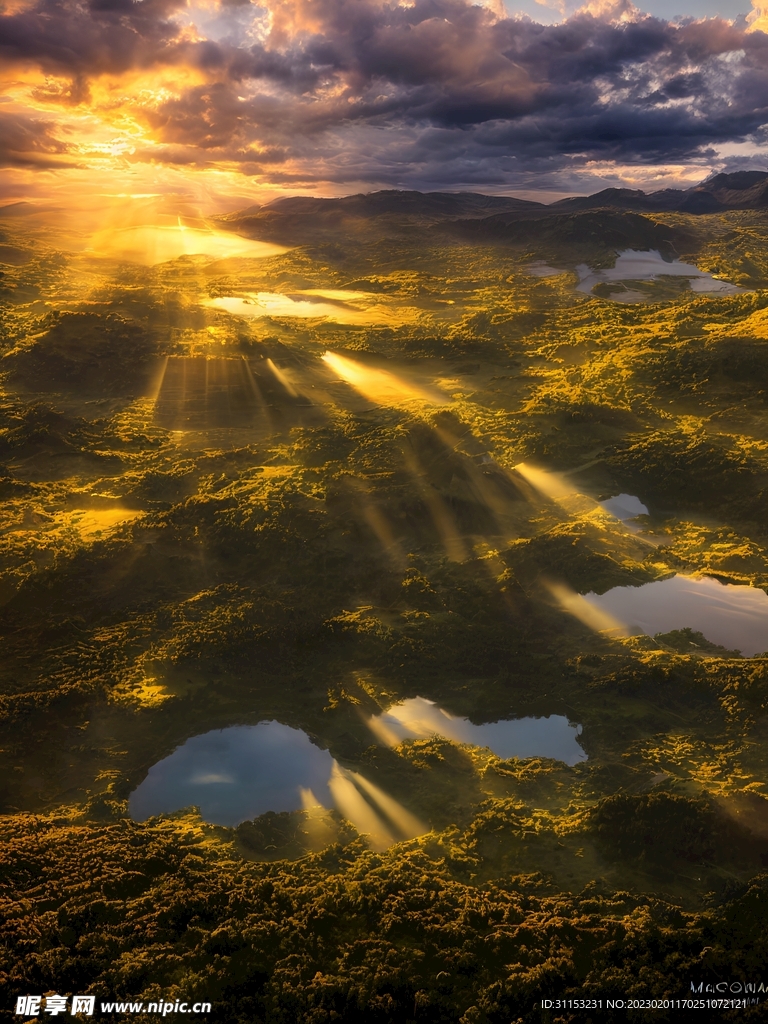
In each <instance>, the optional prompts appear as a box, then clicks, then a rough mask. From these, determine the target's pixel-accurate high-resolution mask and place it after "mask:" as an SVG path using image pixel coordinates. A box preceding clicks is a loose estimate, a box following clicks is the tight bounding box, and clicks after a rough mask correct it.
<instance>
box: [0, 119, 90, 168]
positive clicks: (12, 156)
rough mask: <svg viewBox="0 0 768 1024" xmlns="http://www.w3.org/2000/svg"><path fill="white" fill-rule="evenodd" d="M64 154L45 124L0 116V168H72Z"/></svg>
mask: <svg viewBox="0 0 768 1024" xmlns="http://www.w3.org/2000/svg"><path fill="white" fill-rule="evenodd" d="M67 150H68V147H67V146H66V144H65V143H63V142H62V141H60V140H59V139H57V138H56V133H55V126H54V125H52V124H51V123H50V122H49V121H40V120H36V119H34V118H30V117H26V116H24V115H21V114H6V113H0V167H28V168H41V169H44V168H54V167H74V166H75V162H74V161H72V160H70V159H68V157H67Z"/></svg>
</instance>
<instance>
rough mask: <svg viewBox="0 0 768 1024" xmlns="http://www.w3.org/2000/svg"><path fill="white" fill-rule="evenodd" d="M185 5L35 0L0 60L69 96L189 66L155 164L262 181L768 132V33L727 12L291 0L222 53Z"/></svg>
mask: <svg viewBox="0 0 768 1024" xmlns="http://www.w3.org/2000/svg"><path fill="white" fill-rule="evenodd" d="M182 3H183V0H91V3H90V5H89V6H87V7H86V6H83V5H80V4H77V5H75V4H68V3H67V2H66V0H38V2H37V4H36V5H34V6H32V7H30V8H28V9H27V10H25V11H23V12H20V13H18V14H15V15H12V16H8V17H4V18H0V56H4V57H5V58H6V60H10V61H17V62H19V61H20V62H25V63H28V62H35V63H36V64H37V65H38V66H39V67H40V68H41V69H42V70H44V71H47V72H48V73H51V74H56V75H59V76H62V77H64V78H68V80H69V81H70V82H71V85H70V86H69V87H68V89H69V92H68V93H67V90H65V93H67V94H66V95H65V96H64V97H63V98H64V99H65V100H67V99H68V101H69V102H78V97H81V96H85V95H87V81H88V79H89V77H92V76H94V75H97V74H101V73H104V72H106V71H111V72H113V73H114V72H119V71H123V70H128V69H130V68H145V69H146V68H151V67H153V66H159V65H161V64H165V65H173V64H185V65H190V66H193V67H195V68H197V69H198V71H200V72H201V73H203V76H204V79H205V83H204V84H202V85H196V86H194V87H191V88H188V89H186V90H184V91H182V92H180V94H179V95H177V96H176V97H175V98H173V99H169V100H167V101H165V102H162V103H159V104H155V105H153V106H152V107H151V109H147V110H146V111H145V112H144V119H145V121H147V122H148V123H149V124H150V126H151V128H152V129H153V134H154V137H155V138H156V140H157V141H158V142H159V143H160V144H161V145H162V146H163V147H164V148H163V149H162V151H158V152H157V153H156V155H155V158H160V157H159V155H158V154H159V153H160V152H162V153H163V154H165V155H164V156H163V157H162V159H170V160H171V161H172V162H178V163H183V164H188V163H190V162H192V163H195V162H196V163H201V164H211V163H217V162H220V161H231V162H233V163H236V164H238V165H239V166H241V167H242V168H244V169H245V170H246V171H247V172H248V173H256V172H257V171H259V170H260V169H261V168H262V167H263V166H267V165H268V166H271V167H272V168H274V167H275V166H276V164H277V163H278V162H279V161H278V160H277V159H276V158H275V154H280V157H281V158H282V157H285V159H287V160H289V161H293V163H294V164H295V165H296V166H297V167H298V165H302V166H304V165H306V166H308V165H309V164H310V163H311V162H312V161H314V162H315V164H316V166H317V167H318V168H321V169H322V168H324V169H325V170H324V171H323V172H322V173H325V174H327V175H328V176H330V177H331V178H334V179H336V180H349V179H350V176H351V177H358V176H362V177H363V178H366V177H367V178H370V177H371V175H372V174H374V172H375V171H377V173H379V175H380V176H379V180H386V177H387V176H389V177H390V178H391V180H395V179H396V178H398V176H399V177H402V173H403V170H404V169H405V168H408V173H410V174H411V175H414V174H416V175H418V174H420V173H421V171H420V170H419V168H422V169H423V168H424V167H426V166H432V167H434V166H435V164H436V163H437V164H439V165H440V166H441V167H442V174H443V176H444V177H446V176H447V177H446V180H449V179H450V177H451V176H452V175H454V174H456V175H461V176H462V177H461V179H459V178H458V177H457V178H456V180H466V174H467V173H468V172H472V171H473V169H474V172H475V173H476V172H477V170H478V169H482V170H481V173H482V174H483V175H484V176H485V179H486V180H499V181H503V180H506V179H508V177H509V175H510V174H514V173H518V172H520V173H522V172H526V171H529V172H530V171H536V170H552V169H554V168H556V167H558V166H564V165H566V164H573V163H574V161H576V162H578V161H580V160H581V161H588V160H600V161H603V160H608V161H619V162H639V163H658V162H664V161H681V160H690V159H695V158H701V157H703V156H704V155H706V154H707V153H708V152H709V151H710V150H711V147H712V146H714V145H717V144H721V143H723V142H727V141H736V140H744V139H747V138H749V137H750V136H752V135H753V134H754V133H755V132H757V131H759V129H760V128H761V126H763V125H764V124H766V123H767V122H768V36H766V35H764V34H763V33H762V32H752V33H748V32H746V31H744V29H743V28H742V27H739V26H738V25H735V24H730V23H728V22H725V21H722V20H719V19H712V20H709V21H700V22H693V21H689V22H687V23H686V22H683V23H669V22H665V21H662V20H659V19H656V18H651V17H644V16H640V15H639V14H637V13H635V15H634V17H632V16H630V17H629V19H627V17H626V15H625V17H624V18H623V19H622V18H619V17H618V16H617V15H618V14H619V13H620V8H619V7H616V8H614V9H613V10H610V9H606V12H605V13H604V14H601V15H592V14H589V13H584V12H582V13H579V14H576V15H574V16H573V17H571V18H570V19H569V20H567V21H566V22H564V23H563V24H560V25H550V26H544V25H538V24H535V23H533V22H531V21H528V20H518V19H512V18H497V17H495V16H494V15H493V14H492V13H491V12H490V11H489V10H487V9H486V8H484V7H479V6H472V5H471V4H469V3H466V2H464V0H416V2H415V3H414V4H413V5H412V6H399V5H397V4H383V3H380V2H374V0H296V2H291V3H286V2H279V3H274V4H272V5H271V6H269V7H268V10H269V20H268V21H267V19H266V16H265V15H266V10H265V8H256V7H254V8H253V12H254V18H259V17H261V18H262V19H263V20H262V25H263V27H264V31H263V32H262V33H261V35H260V38H261V40H262V41H261V42H258V43H253V42H252V41H251V40H248V39H246V37H245V35H244V33H243V32H242V28H241V27H239V26H238V25H236V24H235V23H233V31H232V33H230V34H229V35H224V36H221V35H220V36H219V41H216V40H201V39H200V38H199V37H198V38H190V36H189V35H185V34H184V33H183V32H182V30H181V29H180V27H179V24H178V22H177V21H176V20H174V16H175V15H178V13H179V12H180V11H181V9H182ZM267 6H268V5H265V7H267ZM625 7H626V4H625ZM232 10H237V11H241V10H242V5H239V6H237V7H236V8H233V7H232V6H231V5H229V7H227V6H222V8H221V17H226V16H227V12H228V11H232ZM238 32H239V35H238ZM174 154H175V155H174ZM139 157H140V158H143V157H142V155H141V154H139ZM377 169H378V170H377ZM292 173H293V171H291V170H290V169H289V168H286V170H285V174H286V176H287V178H290V177H291V174H292ZM302 173H303V172H301V171H297V172H296V174H297V175H298V177H301V174H302ZM381 175H384V178H382V177H381Z"/></svg>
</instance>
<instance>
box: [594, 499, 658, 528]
mask: <svg viewBox="0 0 768 1024" xmlns="http://www.w3.org/2000/svg"><path fill="white" fill-rule="evenodd" d="M598 504H599V505H600V507H601V508H604V509H605V511H606V512H610V513H611V515H612V516H616V518H617V519H621V521H622V522H625V521H626V520H627V519H634V518H635V517H636V516H647V515H648V509H647V507H646V506H645V505H644V504H643V503H642V501H640V499H639V498H638V497H637V496H636V495H634V494H623V493H622V494H617V495H616V496H615V497H613V498H606V500H605V501H600V502H598Z"/></svg>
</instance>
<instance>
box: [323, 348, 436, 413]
mask: <svg viewBox="0 0 768 1024" xmlns="http://www.w3.org/2000/svg"><path fill="white" fill-rule="evenodd" d="M322 358H323V361H324V362H325V363H326V365H327V366H329V367H330V368H331V369H332V370H333V372H334V373H336V374H338V375H339V377H341V379H342V380H344V381H346V382H347V384H350V385H351V386H352V387H353V388H354V389H355V390H356V391H359V392H360V394H361V395H363V396H364V397H365V398H367V399H368V400H369V401H371V402H375V403H376V405H390V406H397V405H404V404H407V403H410V402H428V403H429V404H430V405H444V404H447V403H448V402H449V401H450V399H449V398H446V396H445V395H443V394H441V393H440V392H438V391H437V390H432V391H429V390H427V389H426V388H423V387H420V386H419V385H418V384H414V383H412V382H411V381H408V380H405V379H404V378H403V377H400V376H398V375H397V374H394V373H391V372H390V371H389V370H380V369H377V368H375V367H370V366H364V365H363V364H362V363H358V362H357V361H356V360H354V359H348V358H347V357H346V356H340V355H337V354H336V353H335V352H326V353H325V355H324V356H323V357H322Z"/></svg>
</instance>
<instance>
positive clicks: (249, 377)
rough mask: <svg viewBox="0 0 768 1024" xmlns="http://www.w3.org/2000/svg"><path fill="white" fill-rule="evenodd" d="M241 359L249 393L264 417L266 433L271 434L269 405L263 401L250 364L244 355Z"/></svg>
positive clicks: (271, 424)
mask: <svg viewBox="0 0 768 1024" xmlns="http://www.w3.org/2000/svg"><path fill="white" fill-rule="evenodd" d="M242 361H243V363H242V365H243V371H244V373H245V379H246V381H247V382H248V387H249V388H250V389H251V393H252V394H253V397H254V398H255V399H256V404H257V405H258V407H259V413H260V415H261V416H262V418H263V419H264V422H265V425H266V430H267V433H268V434H271V433H273V423H272V417H271V416H270V413H269V406H268V405H267V403H266V402H265V401H264V396H263V395H262V393H261V388H260V387H259V383H258V381H257V380H256V378H255V377H254V375H253V370H252V369H251V364H250V363H249V362H248V360H247V359H246V358H245V356H243V357H242Z"/></svg>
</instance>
